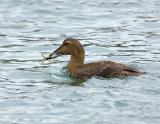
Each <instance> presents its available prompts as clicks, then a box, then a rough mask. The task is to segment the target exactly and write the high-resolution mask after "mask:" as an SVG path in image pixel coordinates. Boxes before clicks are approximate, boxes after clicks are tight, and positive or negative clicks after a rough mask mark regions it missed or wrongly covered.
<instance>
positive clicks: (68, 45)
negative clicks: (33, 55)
mask: <svg viewBox="0 0 160 124" xmlns="http://www.w3.org/2000/svg"><path fill="white" fill-rule="evenodd" d="M61 55H71V58H70V61H69V63H68V65H67V70H68V72H69V74H70V75H71V76H74V77H77V78H84V77H92V76H102V77H122V76H139V75H141V74H142V73H141V72H139V71H137V70H135V69H133V68H131V67H129V66H127V65H125V64H121V63H116V62H112V61H98V62H92V63H87V64H84V59H85V51H84V48H83V46H82V45H81V43H80V42H79V41H78V40H76V39H72V38H68V39H66V40H64V42H63V44H62V45H61V46H60V47H59V48H58V49H57V50H55V51H54V52H52V53H50V54H49V56H48V57H46V58H45V59H46V60H49V59H53V58H56V57H58V56H61Z"/></svg>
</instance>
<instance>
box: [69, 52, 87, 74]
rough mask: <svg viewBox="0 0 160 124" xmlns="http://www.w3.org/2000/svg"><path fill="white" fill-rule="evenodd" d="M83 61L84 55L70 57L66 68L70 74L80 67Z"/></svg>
mask: <svg viewBox="0 0 160 124" xmlns="http://www.w3.org/2000/svg"><path fill="white" fill-rule="evenodd" d="M84 59H85V55H84V54H81V55H77V56H74V55H71V58H70V61H69V63H68V66H67V68H68V70H69V71H71V72H72V71H73V70H74V69H76V68H77V67H79V66H82V65H83V64H84Z"/></svg>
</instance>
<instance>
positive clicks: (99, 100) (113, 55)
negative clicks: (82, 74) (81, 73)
mask: <svg viewBox="0 0 160 124" xmlns="http://www.w3.org/2000/svg"><path fill="white" fill-rule="evenodd" d="M67 37H74V38H77V39H80V41H81V43H83V45H84V46H85V50H86V62H91V61H98V60H112V61H116V62H122V63H126V64H129V65H132V66H134V67H135V68H137V69H139V70H142V71H145V72H147V73H146V74H145V75H143V76H140V77H127V78H122V79H118V78H117V79H116V78H113V79H104V78H97V77H93V78H91V79H88V80H86V81H83V82H82V81H79V82H76V81H75V80H74V79H71V78H70V77H68V76H67V74H66V70H65V69H64V67H65V66H66V64H67V61H68V59H69V57H68V56H65V57H59V58H57V59H56V60H55V61H54V62H53V63H52V64H50V65H42V64H41V59H42V57H41V52H50V51H52V50H54V49H56V48H57V47H58V46H59V45H60V44H61V43H62V41H63V40H64V39H65V38H67ZM0 56H1V58H0V123H1V124H159V123H160V1H159V0H150V1H149V0H123V1H122V0H79V1H73V0H0Z"/></svg>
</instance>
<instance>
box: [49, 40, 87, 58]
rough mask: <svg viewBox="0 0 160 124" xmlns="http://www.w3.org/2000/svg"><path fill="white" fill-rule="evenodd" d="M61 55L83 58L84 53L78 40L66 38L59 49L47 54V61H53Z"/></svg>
mask: <svg viewBox="0 0 160 124" xmlns="http://www.w3.org/2000/svg"><path fill="white" fill-rule="evenodd" d="M61 55H71V56H72V57H74V58H81V57H83V58H84V55H85V52H84V48H83V46H82V44H81V43H80V42H79V41H78V40H76V39H72V38H67V39H65V40H64V41H63V43H62V45H61V46H60V47H59V48H57V49H56V50H55V51H53V52H51V53H50V54H49V57H48V58H47V59H53V58H56V57H58V56H61Z"/></svg>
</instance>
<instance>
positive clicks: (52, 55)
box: [42, 52, 62, 60]
mask: <svg viewBox="0 0 160 124" xmlns="http://www.w3.org/2000/svg"><path fill="white" fill-rule="evenodd" d="M61 55H62V54H61V53H57V52H52V53H50V54H49V55H48V56H44V55H43V54H42V56H43V57H44V59H45V60H50V59H54V58H57V57H58V56H61Z"/></svg>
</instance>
